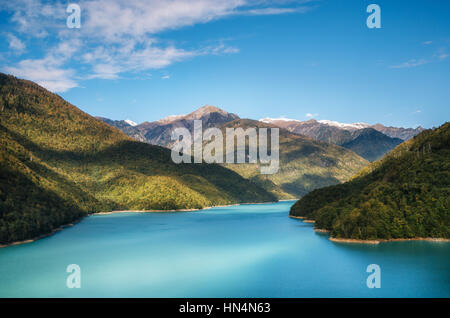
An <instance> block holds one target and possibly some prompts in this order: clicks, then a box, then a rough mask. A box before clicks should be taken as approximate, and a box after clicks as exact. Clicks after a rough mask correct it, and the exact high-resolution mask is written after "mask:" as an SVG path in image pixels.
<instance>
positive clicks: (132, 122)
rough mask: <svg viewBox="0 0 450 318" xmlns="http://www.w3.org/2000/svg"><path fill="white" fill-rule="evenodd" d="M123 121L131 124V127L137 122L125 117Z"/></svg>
mask: <svg viewBox="0 0 450 318" xmlns="http://www.w3.org/2000/svg"><path fill="white" fill-rule="evenodd" d="M124 122H126V123H127V124H128V125H130V126H133V127H134V126H137V124H136V123H135V122H134V121H132V120H129V119H125V120H124Z"/></svg>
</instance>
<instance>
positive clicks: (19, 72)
mask: <svg viewBox="0 0 450 318" xmlns="http://www.w3.org/2000/svg"><path fill="white" fill-rule="evenodd" d="M5 70H6V71H7V72H8V73H11V74H13V75H15V76H17V77H20V78H25V79H29V80H32V81H33V82H36V83H38V84H39V85H41V86H43V87H45V88H47V89H48V90H49V91H52V92H65V91H67V90H69V89H71V88H73V87H77V86H78V85H77V83H76V82H75V81H74V80H73V79H72V78H73V77H74V71H73V70H64V69H62V68H60V67H58V65H55V64H54V63H52V62H51V61H49V59H48V58H45V59H41V60H23V61H21V62H20V63H19V64H18V65H17V66H15V67H12V66H11V67H6V68H5Z"/></svg>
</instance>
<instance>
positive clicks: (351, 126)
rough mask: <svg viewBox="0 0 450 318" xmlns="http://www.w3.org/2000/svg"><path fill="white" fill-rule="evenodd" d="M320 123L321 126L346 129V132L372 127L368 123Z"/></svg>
mask: <svg viewBox="0 0 450 318" xmlns="http://www.w3.org/2000/svg"><path fill="white" fill-rule="evenodd" d="M318 122H319V123H321V124H325V125H328V126H334V127H339V128H342V129H346V130H355V129H364V128H368V127H370V126H371V125H370V124H367V123H353V124H345V123H340V122H337V121H333V120H318Z"/></svg>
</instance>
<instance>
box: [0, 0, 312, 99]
mask: <svg viewBox="0 0 450 318" xmlns="http://www.w3.org/2000/svg"><path fill="white" fill-rule="evenodd" d="M307 2H310V1H308V0H164V1H162V0H80V1H78V4H79V5H80V8H81V28H80V29H77V30H74V29H68V28H67V27H66V18H67V15H68V14H67V13H66V12H65V9H66V6H67V2H66V1H62V0H60V1H58V2H56V3H52V4H48V3H47V2H46V1H44V0H17V1H13V2H7V3H6V2H5V4H2V5H0V10H2V9H6V10H7V11H9V12H10V13H11V14H12V18H11V21H10V22H12V23H14V24H15V26H16V29H17V31H18V32H22V33H26V34H27V35H28V36H34V37H36V38H43V37H55V39H56V40H57V41H59V43H58V42H57V45H56V46H55V47H53V48H52V47H50V49H49V50H48V51H47V52H46V53H45V56H44V58H41V59H35V60H30V59H29V60H23V61H21V62H19V63H17V64H16V65H15V66H10V65H8V66H7V67H6V69H7V70H9V71H10V72H14V73H13V74H15V75H17V76H21V77H24V78H28V79H31V80H35V81H37V82H39V83H41V84H42V83H45V85H47V86H46V87H47V88H49V89H50V90H53V91H64V90H67V89H69V88H71V87H75V86H77V81H79V80H80V79H92V78H101V79H117V78H119V77H120V76H121V74H122V73H127V72H131V73H140V72H145V71H148V70H150V69H161V68H164V67H167V66H169V65H171V64H173V63H176V62H180V61H184V60H186V59H190V58H193V57H196V56H203V55H223V54H235V53H238V52H239V49H238V48H236V47H233V46H230V45H225V44H224V43H223V41H217V43H216V44H214V45H209V46H207V47H198V48H193V49H189V50H188V49H183V48H179V47H177V45H176V43H172V42H170V44H164V43H161V42H160V41H159V40H158V38H157V35H158V34H159V33H160V32H162V31H166V30H173V29H179V28H182V27H186V26H192V25H195V24H199V23H207V22H210V21H213V20H217V19H221V18H224V17H227V16H235V15H274V14H286V13H295V12H297V13H302V12H306V11H307V10H308V8H309V7H307V6H305V5H304V4H305V3H307ZM292 4H295V6H294V7H292V6H291V7H289V8H288V7H286V5H292ZM11 39H12V38H11ZM52 39H53V38H52ZM13 40H14V43H13V44H10V46H14V47H16V48H18V49H20V48H21V44H20V43H21V42H18V41H15V39H13ZM17 40H18V38H17ZM19 41H20V40H19ZM74 42H76V45H77V46H76V47H75V46H74V45H73V44H74ZM10 43H12V42H10ZM49 43H51V42H49ZM22 44H23V43H22ZM24 48H25V44H23V49H24ZM75 51H76V52H83V53H82V54H79V55H75V54H74V52H75ZM71 62H76V63H79V64H81V65H80V67H74V66H71V67H72V68H68V66H67V65H69V63H71ZM26 67H30V69H26ZM75 69H77V70H83V71H82V72H83V76H80V75H78V74H77V72H75ZM38 70H41V71H42V76H39V71H38ZM78 72H80V71H78ZM52 75H53V76H55V77H54V78H53V79H52V77H51V76H52ZM58 81H61V82H62V84H61V85H56V83H57V82H58Z"/></svg>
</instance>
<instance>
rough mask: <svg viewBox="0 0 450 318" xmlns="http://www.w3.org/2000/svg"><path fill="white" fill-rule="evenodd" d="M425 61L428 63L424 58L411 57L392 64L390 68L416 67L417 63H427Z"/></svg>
mask: <svg viewBox="0 0 450 318" xmlns="http://www.w3.org/2000/svg"><path fill="white" fill-rule="evenodd" d="M427 63H429V61H428V60H425V59H420V60H416V59H411V60H409V61H407V62H404V63H401V64H398V65H392V66H391V68H410V67H416V66H419V65H423V64H427Z"/></svg>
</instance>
